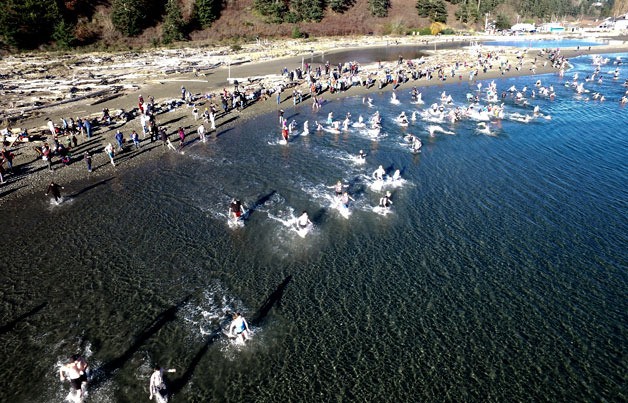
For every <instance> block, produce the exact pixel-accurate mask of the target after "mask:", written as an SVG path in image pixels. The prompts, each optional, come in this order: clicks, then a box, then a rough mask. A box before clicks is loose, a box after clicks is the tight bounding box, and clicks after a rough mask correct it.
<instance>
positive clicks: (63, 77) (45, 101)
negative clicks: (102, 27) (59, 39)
mask: <svg viewBox="0 0 628 403" xmlns="http://www.w3.org/2000/svg"><path fill="white" fill-rule="evenodd" d="M225 60H227V61H228V62H229V59H227V56H226V55H225V52H224V51H222V52H215V51H214V52H211V51H208V50H199V49H176V50H169V49H165V50H155V51H146V52H126V53H116V54H98V53H92V54H78V55H54V54H20V55H14V56H9V57H5V58H4V59H3V60H2V63H1V64H0V120H15V119H16V118H20V117H26V116H29V115H31V114H32V113H33V112H34V111H37V110H41V109H43V108H48V107H54V106H57V105H62V104H65V103H69V102H76V101H84V100H91V101H89V102H88V103H89V104H96V103H99V102H104V101H106V100H108V99H111V98H112V97H115V96H117V94H119V93H120V92H121V91H126V90H133V91H135V90H137V89H138V88H140V86H141V85H142V84H143V83H146V82H147V81H151V80H152V81H154V79H155V78H156V77H167V76H169V75H175V74H189V73H194V74H195V75H196V76H202V75H205V72H207V71H209V70H211V69H215V68H217V67H218V66H221V65H222V64H224V63H225Z"/></svg>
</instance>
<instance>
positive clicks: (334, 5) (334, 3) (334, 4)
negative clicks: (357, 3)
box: [329, 0, 353, 13]
mask: <svg viewBox="0 0 628 403" xmlns="http://www.w3.org/2000/svg"><path fill="white" fill-rule="evenodd" d="M352 5H353V0H330V2H329V8H331V9H332V11H334V12H336V13H344V12H345V11H347V10H348V9H349V7H351V6H352Z"/></svg>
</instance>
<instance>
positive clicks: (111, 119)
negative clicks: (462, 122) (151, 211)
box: [0, 46, 625, 182]
mask: <svg viewBox="0 0 628 403" xmlns="http://www.w3.org/2000/svg"><path fill="white" fill-rule="evenodd" d="M509 52H510V53H509ZM467 54H469V57H466V55H465V54H464V53H459V54H458V57H459V59H457V60H448V61H447V62H445V61H441V60H439V59H438V58H437V57H436V58H435V59H436V60H435V61H434V62H432V61H431V60H430V59H429V58H425V57H421V58H419V59H417V60H411V59H408V60H405V59H404V58H403V57H401V56H400V57H399V59H398V60H397V61H395V62H377V63H373V64H370V65H364V66H363V65H361V64H360V63H357V62H354V61H347V62H345V63H338V64H336V65H333V64H331V63H330V62H325V63H323V64H319V65H313V64H310V63H303V64H302V65H301V66H297V67H295V68H293V69H288V68H287V67H284V68H283V69H282V70H281V71H280V73H281V79H280V80H274V81H266V82H259V80H257V79H255V80H254V79H247V80H246V82H238V81H237V80H234V82H233V89H232V90H227V89H226V88H223V90H222V91H220V92H213V93H206V94H193V93H192V92H191V91H189V90H188V89H187V88H186V87H185V86H182V87H181V93H180V94H181V96H180V97H173V98H170V99H166V100H163V101H161V103H160V104H158V103H157V102H156V101H155V99H154V98H153V97H152V96H149V97H147V98H146V99H145V98H144V97H143V96H142V95H139V96H138V102H137V105H136V106H134V107H132V108H130V109H128V110H125V109H122V108H120V109H118V110H116V111H115V112H111V111H110V110H109V109H108V108H104V109H103V110H102V114H101V116H99V117H96V116H85V117H76V118H71V117H70V118H61V119H60V120H59V123H58V124H55V122H54V121H53V120H52V119H47V121H46V126H47V130H48V132H49V133H50V134H49V135H48V136H46V137H47V138H46V140H45V141H44V142H43V143H42V145H40V146H35V147H33V149H34V150H35V153H36V157H37V158H38V159H39V158H40V159H41V160H43V161H44V163H45V166H46V167H47V168H48V170H50V171H54V170H55V167H56V166H57V165H58V164H61V165H70V164H72V163H73V162H74V161H76V160H78V159H81V157H82V159H83V160H85V161H86V163H85V165H86V167H87V171H88V172H92V171H93V170H94V166H93V164H92V161H93V158H94V157H95V155H94V154H99V153H100V152H101V151H104V153H105V154H106V155H107V157H108V158H109V161H110V162H111V164H112V166H116V160H118V159H119V157H120V156H121V155H122V154H124V153H125V151H127V144H132V148H133V149H135V150H139V149H140V148H141V146H142V143H143V142H145V141H147V139H150V142H154V141H157V140H161V142H162V144H163V145H164V146H165V147H166V148H168V149H171V150H175V151H181V150H182V148H183V147H184V146H185V144H186V141H189V137H188V136H186V133H184V134H183V135H182V131H183V130H184V129H183V128H182V127H179V128H178V129H177V130H175V131H172V130H170V131H169V128H168V127H167V126H165V125H159V124H158V123H157V121H156V116H157V115H159V114H162V113H165V112H167V111H173V110H178V109H181V108H186V109H191V110H192V116H193V118H194V120H202V122H201V123H200V125H199V126H198V127H197V128H196V130H195V131H196V133H197V134H198V138H199V139H200V140H201V141H206V140H207V135H208V134H209V133H210V132H211V131H215V130H216V128H217V124H218V120H220V119H223V120H227V119H225V118H226V117H227V116H228V115H229V114H230V113H232V112H236V113H237V112H240V111H243V110H244V109H246V108H247V107H249V106H250V105H252V104H254V103H257V102H260V101H264V100H267V99H269V98H271V97H273V96H275V99H276V101H277V104H278V105H280V104H281V103H283V102H285V101H287V100H289V99H291V100H292V103H293V104H294V105H297V104H300V103H302V102H304V101H306V100H307V99H312V107H313V108H315V109H319V108H320V107H321V106H322V104H323V103H324V99H323V94H324V93H325V92H328V93H329V94H335V93H344V92H346V91H348V90H350V89H351V88H354V87H356V86H359V87H364V88H366V89H371V88H376V89H378V90H379V89H382V88H384V87H386V86H389V88H391V89H393V90H394V89H397V88H398V87H399V86H400V85H402V84H404V83H407V82H408V81H410V80H415V81H421V80H425V81H430V80H434V79H437V80H439V82H445V81H447V80H458V81H460V80H463V79H464V78H465V77H464V74H465V73H464V72H467V73H466V74H468V78H469V79H470V80H473V79H476V78H479V77H480V75H481V74H482V73H487V72H489V71H499V72H500V73H501V74H504V73H506V72H509V71H511V70H512V69H515V70H521V69H523V68H524V67H528V68H529V70H530V72H531V73H532V74H534V73H535V72H536V63H537V58H536V57H535V58H534V60H527V59H526V58H525V56H526V54H527V51H526V50H516V51H514V52H513V51H509V50H504V49H493V48H492V49H485V48H483V47H481V46H478V47H474V48H472V49H471V50H469V51H468V52H467ZM513 56H514V59H513ZM538 56H539V57H545V60H544V61H543V64H544V65H546V64H547V63H551V65H552V66H553V67H554V68H555V69H557V70H559V71H564V69H565V67H566V63H567V60H566V59H565V58H564V57H562V56H561V55H560V52H559V51H541V52H539V54H538ZM526 62H528V63H529V64H528V65H525V63H526ZM289 89H292V92H291V94H290V93H289V92H288V90H289ZM623 102H625V100H624V101H623ZM136 121H139V127H137V128H133V129H130V128H129V127H128V125H129V124H131V125H134V124H135V122H136ZM205 125H207V127H206V126H205ZM129 129H130V132H129ZM188 129H189V126H188ZM112 130H114V136H113V138H112V141H111V142H109V141H107V142H105V143H104V144H105V147H104V148H103V149H101V150H98V149H94V148H89V149H88V150H85V151H82V152H80V153H78V152H76V151H77V150H78V149H79V146H78V142H79V139H81V141H82V142H87V141H89V140H90V139H92V138H93V137H94V135H95V132H96V131H100V132H101V133H103V134H102V135H103V136H107V133H109V132H111V131H112ZM32 131H33V129H31V132H32ZM125 131H126V133H125ZM190 131H193V130H190ZM173 134H174V135H176V136H177V137H178V140H179V144H178V146H175V145H174V144H172V141H171V140H170V137H171V136H172V135H173ZM188 134H189V133H188ZM28 136H30V134H29V131H28V130H26V129H24V130H23V131H22V132H21V133H20V137H21V138H25V137H26V138H28ZM15 144H20V143H19V142H13V143H12V144H11V145H15ZM114 144H115V145H116V147H114ZM10 155H11V147H9V149H8V150H7V151H6V152H3V154H2V162H3V163H6V165H7V168H8V169H7V170H4V168H0V174H5V173H6V172H7V171H8V173H14V174H15V173H16V170H15V169H14V168H15V167H13V166H11V163H12V158H11V157H10ZM1 181H4V177H3V178H1V180H0V182H1Z"/></svg>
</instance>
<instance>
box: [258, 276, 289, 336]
mask: <svg viewBox="0 0 628 403" xmlns="http://www.w3.org/2000/svg"><path fill="white" fill-rule="evenodd" d="M290 281H292V274H290V275H289V276H288V277H286V278H285V279H284V280H283V281H282V282H281V284H279V285H278V286H277V288H276V289H275V291H273V292H272V293H271V294H270V295H269V296H268V298H266V300H265V301H264V303H263V304H262V306H261V307H260V308H259V309H258V310H257V312H256V313H255V315H254V316H253V318H251V324H252V325H253V326H259V325H260V324H261V323H262V321H263V320H264V318H265V317H266V315H268V312H270V310H271V308H272V307H273V306H274V305H275V304H276V305H277V306H280V305H281V297H282V296H283V293H284V291H285V290H286V287H287V286H288V284H289V283H290Z"/></svg>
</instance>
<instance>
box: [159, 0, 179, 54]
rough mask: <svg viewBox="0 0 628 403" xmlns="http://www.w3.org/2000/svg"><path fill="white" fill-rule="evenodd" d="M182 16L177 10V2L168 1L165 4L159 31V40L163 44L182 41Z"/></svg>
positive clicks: (174, 0)
mask: <svg viewBox="0 0 628 403" xmlns="http://www.w3.org/2000/svg"><path fill="white" fill-rule="evenodd" d="M184 27H185V24H184V22H183V15H182V14H181V8H179V2H178V0H168V2H167V3H166V17H165V18H164V24H163V26H162V31H161V40H162V42H163V43H166V44H167V43H172V42H174V41H182V40H183V39H184V35H183V29H184Z"/></svg>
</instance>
